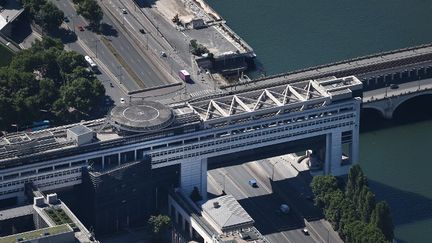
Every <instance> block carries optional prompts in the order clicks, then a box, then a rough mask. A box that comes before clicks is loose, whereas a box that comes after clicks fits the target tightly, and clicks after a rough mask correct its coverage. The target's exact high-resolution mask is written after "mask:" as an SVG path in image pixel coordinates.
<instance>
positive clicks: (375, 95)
mask: <svg viewBox="0 0 432 243" xmlns="http://www.w3.org/2000/svg"><path fill="white" fill-rule="evenodd" d="M431 88H432V78H428V79H421V80H417V81H412V82H409V83H403V84H398V88H396V89H392V88H391V87H386V88H380V89H374V90H370V91H366V92H363V102H368V101H371V100H374V99H383V98H385V97H391V96H394V95H399V94H402V93H405V92H416V91H418V90H419V89H421V90H423V89H431Z"/></svg>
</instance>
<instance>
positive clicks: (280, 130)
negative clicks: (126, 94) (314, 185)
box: [0, 76, 362, 201]
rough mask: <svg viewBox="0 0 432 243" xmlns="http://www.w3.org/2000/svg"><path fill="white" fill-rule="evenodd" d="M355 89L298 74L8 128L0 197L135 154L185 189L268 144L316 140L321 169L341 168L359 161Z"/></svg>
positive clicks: (203, 186) (1, 146)
mask: <svg viewBox="0 0 432 243" xmlns="http://www.w3.org/2000/svg"><path fill="white" fill-rule="evenodd" d="M361 90H362V83H361V82H360V80H358V79H357V78H356V77H354V76H348V77H344V78H329V79H318V80H305V81H299V82H293V83H290V84H288V85H275V86H273V87H269V88H264V89H255V90H252V91H246V92H237V93H236V94H226V95H223V96H220V97H217V98H208V99H201V100H197V101H190V102H185V103H181V104H170V105H162V104H160V103H158V102H149V101H141V102H133V103H130V104H123V105H120V106H118V107H115V108H114V109H113V110H112V111H111V113H110V116H109V117H107V118H105V119H99V120H94V121H87V122H83V123H81V124H71V125H67V126H61V127H55V128H50V129H46V130H42V131H36V132H21V133H14V134H9V135H7V136H4V137H2V138H1V139H0V167H1V173H0V200H1V199H8V198H11V197H14V198H18V201H19V200H22V199H23V196H24V185H25V184H26V183H30V182H31V183H33V184H34V185H36V186H37V187H38V188H40V189H41V190H57V189H60V188H64V187H70V186H73V185H78V184H80V183H82V180H83V176H82V175H83V171H84V169H85V170H90V171H91V172H92V173H95V174H98V175H100V174H104V173H106V172H109V171H112V170H115V169H116V168H122V167H125V166H128V165H132V164H134V163H139V162H141V161H149V162H142V163H149V166H150V167H151V169H150V170H155V171H160V170H161V169H164V168H174V170H176V169H175V168H179V171H178V173H179V174H180V175H179V177H180V178H179V184H180V185H179V186H180V188H181V189H182V191H184V192H185V193H186V194H189V193H190V192H191V191H192V190H193V189H194V188H195V187H197V188H198V189H199V191H200V192H206V191H207V176H206V172H207V165H208V162H210V161H213V162H214V161H216V162H218V161H219V159H222V157H223V156H226V155H227V154H239V153H240V154H241V153H243V152H247V151H260V149H269V148H271V147H273V146H274V147H277V150H278V151H279V152H282V153H289V152H296V150H295V149H298V148H300V149H308V148H311V146H315V147H314V149H316V150H320V149H322V154H323V158H322V159H323V164H324V165H323V168H322V170H323V173H324V174H334V175H341V174H345V173H347V171H348V169H349V167H350V165H351V164H352V163H357V162H358V153H359V152H358V143H359V111H360V103H361V100H360V98H358V97H357V95H355V94H359V92H360V94H361ZM343 144H347V145H349V156H350V161H349V162H346V161H342V145H343ZM297 151H298V150H297ZM172 166H174V167H172ZM176 166H177V167H176ZM133 173H135V172H133ZM176 173H177V172H176ZM163 174H165V173H162V174H161V175H163ZM142 176H144V177H143V180H144V178H145V177H146V175H142ZM161 178H163V177H160V176H155V177H154V178H153V179H152V180H154V181H153V182H152V183H156V184H157V183H158V180H162V179H161ZM116 190H117V189H116ZM149 197H150V196H149ZM203 197H205V193H203Z"/></svg>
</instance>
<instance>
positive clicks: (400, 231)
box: [207, 0, 432, 242]
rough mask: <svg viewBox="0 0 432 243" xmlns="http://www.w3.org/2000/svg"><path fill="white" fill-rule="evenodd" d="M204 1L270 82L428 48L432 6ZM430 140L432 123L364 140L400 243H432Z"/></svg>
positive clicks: (372, 0) (418, 1)
mask: <svg viewBox="0 0 432 243" xmlns="http://www.w3.org/2000/svg"><path fill="white" fill-rule="evenodd" d="M207 2H208V3H209V4H210V5H211V6H212V7H213V8H214V9H215V10H216V11H217V12H218V13H219V14H221V15H222V16H223V17H224V18H225V19H226V20H227V21H228V24H229V26H230V27H231V28H232V29H234V30H235V31H236V32H237V33H238V34H239V35H240V36H241V37H242V38H243V39H245V40H246V41H247V42H248V43H249V44H250V45H251V46H252V47H253V48H254V50H255V52H256V54H257V55H258V62H259V63H260V66H261V65H262V69H264V70H265V71H266V73H267V75H269V74H276V73H281V72H286V71H291V70H295V69H300V68H305V67H309V66H314V65H319V64H325V63H329V62H335V61H340V60H343V59H347V58H353V57H357V56H362V55H368V54H373V53H376V52H380V51H388V50H393V49H398V48H404V47H409V46H414V45H419V44H424V43H428V42H432V25H431V24H432V0H362V1H359V0H356V1H354V0H335V1H310V0H301V1H300V0H207ZM416 107H417V106H411V108H408V110H410V111H411V112H413V111H414V113H415V112H416ZM424 108H425V107H424V106H423V107H422V109H424ZM367 122H372V121H367ZM431 135H432V121H431V119H430V118H429V120H427V121H424V122H417V123H411V124H409V125H397V126H391V127H390V128H388V126H387V128H383V129H380V130H376V131H374V132H365V133H362V135H361V165H362V167H363V168H364V170H365V171H366V174H367V175H368V177H369V178H370V180H371V187H372V188H373V190H374V191H376V193H377V194H378V197H379V199H386V200H387V201H389V203H390V205H391V207H392V211H393V214H394V221H395V224H396V229H395V233H396V237H397V239H398V240H399V242H432V234H430V230H431V229H432V177H431V176H430V171H432V159H431V154H430V152H429V151H430V149H432V146H431V145H432V142H431V138H432V136H431Z"/></svg>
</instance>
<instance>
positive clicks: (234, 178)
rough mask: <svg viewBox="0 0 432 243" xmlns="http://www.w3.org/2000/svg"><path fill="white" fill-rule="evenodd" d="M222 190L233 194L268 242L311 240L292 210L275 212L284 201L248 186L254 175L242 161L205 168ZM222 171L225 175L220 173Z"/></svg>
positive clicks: (266, 190)
mask: <svg viewBox="0 0 432 243" xmlns="http://www.w3.org/2000/svg"><path fill="white" fill-rule="evenodd" d="M208 173H209V174H210V176H212V177H213V178H215V179H214V180H215V181H217V182H218V183H219V184H220V185H222V187H225V191H226V192H227V193H229V194H231V195H233V196H234V197H235V198H236V199H237V200H238V201H239V203H240V204H241V205H242V206H243V207H244V208H245V210H246V211H247V212H248V213H249V214H250V215H251V216H252V218H253V219H254V220H255V226H256V227H257V229H258V230H259V231H260V232H261V233H262V234H263V235H265V236H266V237H267V238H268V239H269V240H270V241H271V242H315V241H314V240H313V238H312V237H311V236H305V235H303V233H301V229H302V228H303V227H304V224H303V221H302V220H301V219H300V218H299V217H298V216H296V215H295V214H293V213H290V214H288V215H279V214H277V213H276V212H275V211H276V210H278V209H279V207H280V204H282V203H285V202H284V200H282V199H281V198H280V197H278V196H277V195H276V194H273V193H270V192H269V191H268V189H265V188H264V187H262V186H259V187H258V188H252V187H251V186H250V185H249V184H248V180H249V179H252V178H254V176H253V175H251V174H250V173H249V172H248V171H247V170H246V169H245V168H244V167H243V166H242V165H236V166H230V167H226V168H222V169H216V170H211V171H209V172H208ZM224 174H226V176H224Z"/></svg>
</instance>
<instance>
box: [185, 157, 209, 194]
mask: <svg viewBox="0 0 432 243" xmlns="http://www.w3.org/2000/svg"><path fill="white" fill-rule="evenodd" d="M180 167H181V171H180V187H181V189H182V191H183V193H185V195H186V196H189V195H190V194H191V192H192V190H193V189H194V187H198V190H199V192H200V194H201V196H202V198H203V200H207V159H202V160H201V159H200V160H191V161H185V162H182V163H181V166H180Z"/></svg>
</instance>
